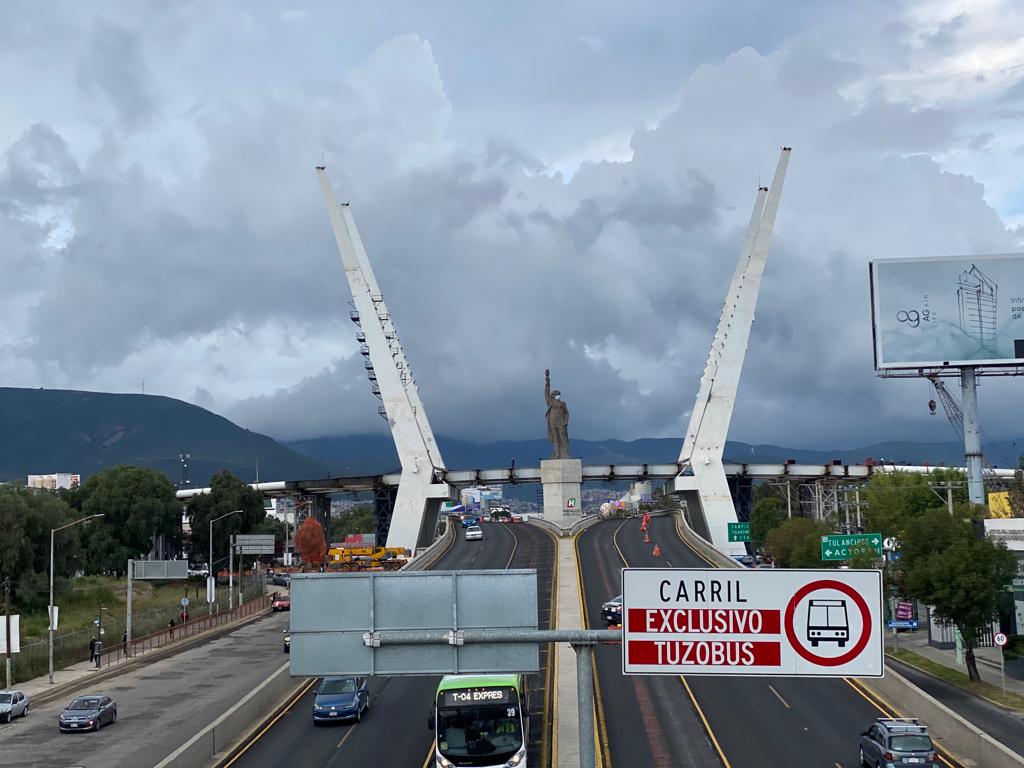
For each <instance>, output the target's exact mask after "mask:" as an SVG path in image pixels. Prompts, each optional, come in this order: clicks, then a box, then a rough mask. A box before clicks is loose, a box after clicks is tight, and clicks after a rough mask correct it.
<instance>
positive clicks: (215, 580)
mask: <svg viewBox="0 0 1024 768" xmlns="http://www.w3.org/2000/svg"><path fill="white" fill-rule="evenodd" d="M241 511H242V510H240V509H236V510H234V511H233V512H225V513H224V514H223V515H221V516H220V517H215V518H213V519H212V520H210V559H209V560H208V561H207V569H208V570H209V571H210V576H209V578H211V579H213V589H214V591H216V589H217V577H216V576H215V575H214V573H213V524H214V523H216V522H217V521H218V520H223V519H224V518H225V517H231V515H237V514H238V513H239V512H241ZM207 605H209V606H210V615H211V616H212V615H213V601H212V600H209V601H208V602H207Z"/></svg>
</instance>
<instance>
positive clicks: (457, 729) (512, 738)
mask: <svg viewBox="0 0 1024 768" xmlns="http://www.w3.org/2000/svg"><path fill="white" fill-rule="evenodd" d="M529 711H530V710H529V705H528V695H527V690H526V675H445V676H444V678H442V680H441V682H440V683H439V684H438V686H437V695H436V696H435V697H434V705H433V708H432V710H431V714H430V716H429V717H428V718H427V727H428V728H430V729H431V730H432V731H434V765H435V768H456V767H458V768H462V766H473V768H505V767H506V766H515V768H526V745H527V744H528V743H529V733H530V716H529Z"/></svg>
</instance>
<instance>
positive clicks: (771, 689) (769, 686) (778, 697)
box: [768, 683, 790, 709]
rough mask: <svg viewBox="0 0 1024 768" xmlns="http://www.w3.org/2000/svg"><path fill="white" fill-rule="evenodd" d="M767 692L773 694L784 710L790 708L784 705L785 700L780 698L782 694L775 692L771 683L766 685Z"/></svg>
mask: <svg viewBox="0 0 1024 768" xmlns="http://www.w3.org/2000/svg"><path fill="white" fill-rule="evenodd" d="M768 690H769V691H771V692H772V693H774V694H775V698H777V699H778V700H779V701H781V702H782V706H784V707H785V708H786V709H789V708H790V706H789V704H787V703H786V700H785V699H784V698H782V694H780V693H779V692H778V691H776V690H775V686H773V685H772V684H771V683H768Z"/></svg>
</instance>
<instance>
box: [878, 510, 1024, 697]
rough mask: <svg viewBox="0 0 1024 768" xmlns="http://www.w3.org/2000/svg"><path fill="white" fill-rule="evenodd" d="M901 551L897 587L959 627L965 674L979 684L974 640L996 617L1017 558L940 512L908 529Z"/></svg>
mask: <svg viewBox="0 0 1024 768" xmlns="http://www.w3.org/2000/svg"><path fill="white" fill-rule="evenodd" d="M902 551H903V557H902V559H901V561H900V566H901V570H900V572H898V573H897V574H896V577H897V586H898V588H899V589H900V591H901V592H902V593H903V594H905V595H907V596H908V597H914V598H917V599H918V600H920V601H922V602H924V603H927V604H929V605H932V606H934V613H935V615H936V616H937V617H938V618H939V619H940V620H941V621H944V622H947V623H949V624H954V625H956V627H957V628H959V630H960V633H961V634H962V635H963V637H964V642H965V645H966V648H967V667H968V673H969V674H970V676H971V679H972V680H977V679H979V678H978V671H977V666H976V663H975V661H974V653H973V646H974V638H976V637H977V636H978V635H979V634H980V633H981V632H982V631H983V630H984V629H985V628H986V627H987V626H988V625H989V624H991V622H992V621H993V620H994V619H996V618H997V617H998V615H999V598H1000V594H1001V593H1002V592H1003V590H1005V589H1006V587H1007V586H1008V585H1009V584H1010V582H1011V581H1012V579H1013V576H1014V574H1015V573H1016V572H1017V559H1016V556H1015V555H1014V554H1013V553H1012V552H1009V551H1008V550H1007V549H1006V547H1005V546H1003V545H1002V544H1001V543H996V542H993V541H991V540H990V539H984V538H978V536H977V535H976V533H975V529H974V526H973V525H972V524H971V523H970V522H967V521H964V520H962V519H960V518H959V517H957V516H950V515H949V514H948V513H947V512H946V511H945V510H942V509H937V510H932V511H929V512H926V513H925V514H923V515H921V516H920V517H918V518H917V519H915V520H912V521H911V522H910V523H909V524H908V525H907V527H906V531H905V532H904V535H903V539H902Z"/></svg>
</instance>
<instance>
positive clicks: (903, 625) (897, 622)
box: [885, 619, 918, 629]
mask: <svg viewBox="0 0 1024 768" xmlns="http://www.w3.org/2000/svg"><path fill="white" fill-rule="evenodd" d="M885 626H886V627H888V628H889V629H917V627H918V623H917V619H889V620H888V621H887V622H885Z"/></svg>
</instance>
